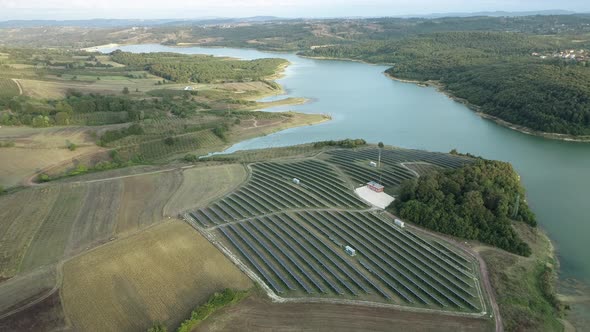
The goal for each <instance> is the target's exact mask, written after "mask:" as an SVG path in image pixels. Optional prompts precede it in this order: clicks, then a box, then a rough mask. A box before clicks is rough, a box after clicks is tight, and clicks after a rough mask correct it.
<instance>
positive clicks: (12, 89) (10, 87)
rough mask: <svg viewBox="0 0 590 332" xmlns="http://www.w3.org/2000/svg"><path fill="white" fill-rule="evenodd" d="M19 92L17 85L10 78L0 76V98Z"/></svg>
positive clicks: (12, 95)
mask: <svg viewBox="0 0 590 332" xmlns="http://www.w3.org/2000/svg"><path fill="white" fill-rule="evenodd" d="M19 94H20V90H19V88H18V85H17V84H16V83H15V82H14V81H13V80H12V79H10V78H0V98H2V97H14V96H18V95H19Z"/></svg>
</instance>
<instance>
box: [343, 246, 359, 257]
mask: <svg viewBox="0 0 590 332" xmlns="http://www.w3.org/2000/svg"><path fill="white" fill-rule="evenodd" d="M344 251H346V253H347V254H348V255H349V256H354V255H356V250H354V248H353V247H351V246H346V247H344Z"/></svg>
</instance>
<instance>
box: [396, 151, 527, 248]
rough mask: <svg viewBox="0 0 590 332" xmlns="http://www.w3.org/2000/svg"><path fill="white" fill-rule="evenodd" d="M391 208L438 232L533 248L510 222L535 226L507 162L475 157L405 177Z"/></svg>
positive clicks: (521, 189) (492, 242) (516, 179)
mask: <svg viewBox="0 0 590 332" xmlns="http://www.w3.org/2000/svg"><path fill="white" fill-rule="evenodd" d="M393 209H394V211H395V212H396V213H397V214H398V215H399V216H400V217H402V218H404V219H407V220H410V221H412V222H414V223H416V224H418V225H420V226H423V227H426V228H430V229H432V230H435V231H438V232H441V233H445V234H450V235H453V236H457V237H460V238H465V239H474V240H478V241H481V242H484V243H487V244H490V245H493V246H497V247H500V248H502V249H504V250H507V251H510V252H513V253H516V254H519V255H523V256H528V255H530V254H531V249H530V248H529V246H528V245H527V244H526V243H525V242H523V241H522V239H520V238H519V237H518V235H517V233H516V232H515V231H514V228H513V227H512V225H511V224H512V222H513V221H512V220H519V221H522V222H525V223H527V224H529V225H531V226H535V225H536V221H535V216H534V215H533V213H532V212H531V210H530V209H529V207H528V205H527V203H526V200H525V193H524V189H523V188H522V186H521V185H520V179H519V177H518V174H516V172H515V171H514V169H513V168H512V166H511V165H510V164H508V163H505V162H500V161H489V160H483V159H478V160H477V161H476V162H474V163H473V164H469V165H467V166H464V167H462V168H459V169H454V170H448V171H443V172H437V173H433V174H429V175H426V176H422V177H420V178H418V179H414V180H408V181H407V182H405V183H404V185H403V186H402V189H401V193H400V195H399V198H398V199H397V200H396V201H395V203H394V206H393Z"/></svg>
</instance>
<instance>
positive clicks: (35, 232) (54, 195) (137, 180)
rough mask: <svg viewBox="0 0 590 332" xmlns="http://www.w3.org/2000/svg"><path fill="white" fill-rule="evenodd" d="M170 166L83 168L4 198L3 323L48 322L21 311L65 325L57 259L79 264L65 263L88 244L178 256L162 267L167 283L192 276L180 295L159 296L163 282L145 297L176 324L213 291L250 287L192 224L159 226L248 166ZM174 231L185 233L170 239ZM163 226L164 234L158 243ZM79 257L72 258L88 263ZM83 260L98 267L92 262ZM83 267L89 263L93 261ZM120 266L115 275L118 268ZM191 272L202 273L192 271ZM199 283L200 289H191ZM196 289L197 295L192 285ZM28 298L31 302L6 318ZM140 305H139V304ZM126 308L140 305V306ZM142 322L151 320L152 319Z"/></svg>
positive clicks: (238, 179)
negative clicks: (87, 170)
mask: <svg viewBox="0 0 590 332" xmlns="http://www.w3.org/2000/svg"><path fill="white" fill-rule="evenodd" d="M168 167H169V168H163V167H161V166H160V167H156V166H138V167H133V168H126V169H117V170H111V171H107V172H104V173H93V174H87V175H83V176H80V177H76V178H65V179H63V180H60V181H57V182H55V183H49V184H47V185H43V186H39V187H34V188H29V189H23V190H19V191H17V192H15V193H11V194H7V195H2V196H0V206H2V207H3V208H2V209H0V234H1V236H0V250H1V251H0V258H1V259H0V268H1V269H0V326H10V327H14V326H21V327H22V328H23V329H34V330H45V329H44V328H40V327H39V326H38V325H35V324H36V321H31V320H30V319H27V318H26V316H23V315H24V313H26V312H29V313H31V312H38V313H40V314H43V315H44V316H43V317H44V318H43V322H45V323H46V325H44V326H57V325H60V324H61V325H63V324H64V319H65V318H64V317H65V316H64V314H63V312H62V311H61V310H62V309H61V302H60V295H59V293H60V290H59V289H56V288H61V285H63V284H64V282H65V283H66V284H67V283H68V281H67V280H69V279H67V280H66V279H64V280H63V281H62V280H61V277H59V276H61V275H62V273H61V272H58V271H61V267H60V266H61V264H63V263H64V262H66V261H67V262H70V261H71V260H73V262H76V263H71V264H78V262H79V260H80V259H82V258H80V257H85V255H88V254H87V252H88V251H90V249H93V248H96V247H97V246H101V245H106V246H111V245H115V244H117V245H121V246H123V247H125V246H127V244H124V243H127V241H131V244H129V245H128V246H129V247H125V249H121V247H117V248H118V249H116V250H122V251H123V252H127V253H128V254H129V255H131V252H133V251H137V252H136V253H135V254H134V255H136V256H134V257H137V255H140V252H141V253H143V254H146V255H149V256H150V257H154V258H153V259H155V260H154V261H150V262H149V263H150V264H156V263H158V262H159V260H166V261H168V260H173V259H172V258H170V257H172V256H174V257H175V259H176V256H177V255H179V257H178V259H179V262H178V263H175V264H176V265H171V264H172V263H170V265H168V268H170V269H171V270H170V271H168V272H167V273H168V274H169V277H168V278H169V279H166V282H167V283H168V284H172V283H173V282H172V280H171V279H170V278H173V276H178V275H181V276H184V278H185V280H190V284H186V285H187V286H186V288H178V290H177V292H178V293H174V294H164V293H165V292H167V290H165V289H162V291H161V292H162V294H161V296H159V297H158V298H156V299H154V300H153V301H154V302H150V303H149V304H146V305H151V306H153V307H155V308H156V309H153V310H156V311H157V312H158V313H156V314H154V315H156V318H157V319H156V318H154V319H156V320H161V321H164V320H169V321H170V322H171V326H176V324H177V323H178V320H181V319H184V318H185V316H186V315H187V314H188V312H189V311H190V310H192V309H193V308H194V306H196V305H197V304H198V303H199V301H201V300H202V299H203V298H206V297H208V296H209V295H210V292H213V291H215V290H217V289H222V288H225V287H230V286H231V285H244V288H248V285H250V281H249V280H248V279H247V277H245V276H244V275H242V274H241V272H239V270H238V269H237V268H236V267H234V266H233V265H232V264H231V263H230V262H229V261H228V262H227V263H226V264H225V265H224V264H221V263H219V262H223V261H224V259H223V256H222V254H221V253H219V252H217V250H216V249H214V247H213V246H212V245H210V244H209V243H208V242H207V241H206V240H204V239H201V237H200V235H199V234H198V232H196V231H194V230H192V229H191V228H190V227H189V226H187V225H186V224H183V223H181V222H179V221H174V222H172V223H170V222H166V223H164V224H162V222H163V221H164V220H169V219H170V217H174V216H176V215H178V213H179V211H181V210H185V209H187V208H189V207H198V206H203V205H206V204H207V203H208V201H209V200H211V199H215V198H216V197H221V196H224V195H226V194H227V193H229V192H231V191H232V190H233V189H235V188H236V187H237V186H239V185H240V184H241V183H242V182H243V181H245V179H246V176H247V174H246V170H245V168H244V166H242V165H238V164H232V165H223V164H217V163H207V164H203V165H195V166H176V167H170V166H168ZM22 202H29V204H22ZM154 224H159V225H155V226H154ZM163 225H166V226H163ZM187 231H188V232H187ZM144 232H145V233H146V235H144ZM178 233H182V234H183V235H182V236H180V237H179V239H178V240H176V237H177V235H178ZM160 234H167V235H166V236H165V237H163V238H162V239H161V240H158V241H155V239H156V238H158V237H159V236H160ZM142 246H143V247H142ZM149 246H153V247H149ZM129 248H134V249H133V250H131V249H129ZM140 248H141V249H140ZM211 248H213V249H211ZM144 249H145V250H144ZM100 250H103V249H97V250H96V251H91V252H92V254H94V253H95V252H97V251H98V252H99V253H100ZM105 250H106V249H105ZM211 250H212V251H214V253H213V254H211V252H210V251H211ZM158 251H161V252H160V253H158ZM110 254H111V252H110V251H107V252H106V253H104V256H102V257H103V259H104V261H102V262H103V263H104V264H105V266H104V268H105V269H106V270H108V268H109V266H108V264H109V260H108V257H109V255H110ZM181 254H182V255H184V256H182V255H181ZM96 255H98V253H97V254H96ZM165 255H170V257H168V256H165ZM117 256H124V255H122V254H121V255H119V254H117ZM129 259H131V258H129ZM213 262H215V264H214V263H213ZM67 264H69V263H67ZM79 264H81V265H77V266H82V265H83V264H86V263H84V262H80V263H79ZM121 264H122V266H120V268H121V269H123V267H125V266H128V265H129V264H128V262H127V261H125V262H124V263H121ZM216 264H219V266H218V268H219V269H220V270H218V271H220V272H219V273H220V274H219V275H217V276H215V277H214V276H212V273H214V271H215V269H216V268H217V267H216ZM89 266H92V267H93V268H96V266H95V265H89ZM227 266H229V267H227ZM146 269H151V270H154V268H153V267H150V266H141V267H137V268H136V270H134V272H133V273H134V274H133V277H132V280H136V276H137V273H140V272H141V271H146ZM164 269H165V268H164ZM84 270H87V271H95V270H93V269H91V268H90V267H85V268H84ZM158 271H159V270H158ZM212 271H213V272H212ZM130 273H131V272H130ZM159 273H160V272H158V275H159ZM56 274H57V275H58V277H57V278H56ZM116 274H117V275H119V273H118V272H117V273H116ZM196 275H202V277H200V278H195V277H194V276H196ZM220 276H228V278H229V279H227V280H226V282H227V283H224V282H223V281H217V280H218V279H219V280H223V278H220ZM130 278H131V277H130ZM191 278H192V279H191ZM206 278H209V279H210V280H209V281H207V280H205V279H206ZM121 280H122V279H121ZM130 280H131V279H130ZM92 282H94V281H92ZM129 282H131V281H126V280H123V281H121V283H120V284H117V285H118V287H123V289H127V288H126V287H128V286H129V285H130V284H129ZM153 282H156V281H153ZM158 282H159V281H158ZM188 282H189V281H187V283H188ZM195 284H198V285H200V287H201V288H199V287H195V286H194V285H195ZM97 287H102V285H98V286H97ZM134 287H135V286H134ZM150 287H151V286H150ZM158 288H162V287H158ZM189 288H190V289H189ZM197 291H198V292H199V293H198V294H197V293H195V292H197ZM180 293H183V294H184V293H186V297H184V300H183V301H181V302H179V304H177V305H176V304H175V305H172V303H173V300H172V299H174V297H178V298H183V297H182V296H184V295H179V294H180ZM56 294H57V295H56ZM68 294H71V293H68ZM111 295H112V294H111ZM76 296H77V295H75V294H74V295H70V297H76ZM80 296H83V295H80ZM160 298H164V299H166V301H168V303H169V304H168V305H166V308H168V309H162V307H161V306H162V305H163V304H162V303H161V302H159V301H160V300H159V299H160ZM109 301H110V300H109ZM28 303H34V305H32V306H31V307H30V308H29V307H27V309H26V310H25V311H20V312H19V313H14V314H11V315H9V316H6V317H3V316H4V315H7V314H9V313H12V312H15V310H16V309H19V308H21V307H22V306H23V305H26V304H28ZM137 305H138V308H139V307H141V308H143V306H142V305H141V304H137ZM179 309H182V311H181V312H180V313H179V312H174V311H175V310H179ZM131 310H133V311H134V312H136V311H137V310H139V309H137V308H132V309H131ZM158 310H160V311H158ZM166 310H168V311H166ZM156 311H154V312H156ZM162 312H165V313H166V315H164V314H161V313H162ZM160 314H161V315H160ZM157 315H160V316H157ZM162 315H164V316H162ZM68 319H69V316H68ZM37 322H40V321H37ZM139 323H140V324H144V325H145V326H148V325H151V323H152V321H151V320H146V321H142V322H139ZM139 323H138V324H139ZM121 324H123V323H121ZM144 325H142V326H144ZM25 327H26V328H25ZM121 329H123V330H126V328H121ZM47 330H50V329H49V328H48V329H47ZM117 330H119V329H117Z"/></svg>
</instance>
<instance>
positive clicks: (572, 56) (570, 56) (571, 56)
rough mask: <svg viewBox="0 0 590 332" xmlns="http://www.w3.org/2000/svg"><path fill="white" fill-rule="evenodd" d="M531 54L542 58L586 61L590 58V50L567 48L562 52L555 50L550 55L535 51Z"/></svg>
mask: <svg viewBox="0 0 590 332" xmlns="http://www.w3.org/2000/svg"><path fill="white" fill-rule="evenodd" d="M531 55H532V56H534V57H539V58H541V59H547V58H560V59H567V60H575V61H586V60H588V59H590V52H587V51H586V50H565V51H561V52H555V53H552V54H549V55H548V54H542V53H537V52H533V53H531Z"/></svg>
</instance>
